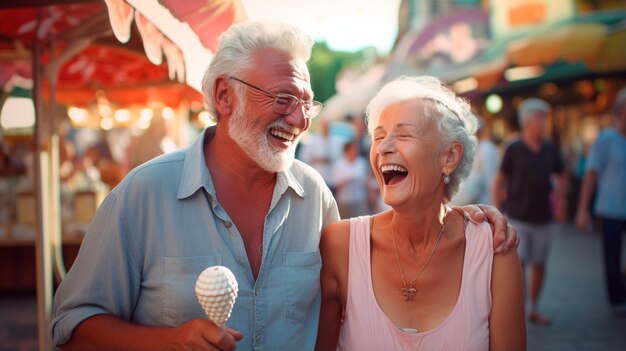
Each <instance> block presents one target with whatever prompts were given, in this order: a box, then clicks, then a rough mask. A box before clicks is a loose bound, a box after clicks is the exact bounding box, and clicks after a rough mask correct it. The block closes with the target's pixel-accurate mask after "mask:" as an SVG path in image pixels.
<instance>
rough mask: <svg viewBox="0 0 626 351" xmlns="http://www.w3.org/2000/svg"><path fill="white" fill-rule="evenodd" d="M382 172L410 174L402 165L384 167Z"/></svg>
mask: <svg viewBox="0 0 626 351" xmlns="http://www.w3.org/2000/svg"><path fill="white" fill-rule="evenodd" d="M380 170H381V172H391V171H397V172H408V170H407V169H406V168H404V167H402V166H400V165H383V166H381V167H380Z"/></svg>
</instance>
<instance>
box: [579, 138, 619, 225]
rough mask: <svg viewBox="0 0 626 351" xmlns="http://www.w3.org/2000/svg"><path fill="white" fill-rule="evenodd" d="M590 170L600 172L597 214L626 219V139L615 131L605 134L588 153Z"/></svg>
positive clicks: (596, 204)
mask: <svg viewBox="0 0 626 351" xmlns="http://www.w3.org/2000/svg"><path fill="white" fill-rule="evenodd" d="M587 170H594V171H596V172H597V173H598V177H597V180H596V184H597V195H596V198H595V205H594V209H595V211H596V214H597V215H598V216H601V217H605V218H611V219H620V220H624V219H626V137H625V136H624V135H623V134H621V133H620V132H618V131H617V130H616V129H613V128H607V129H605V130H604V131H602V133H600V135H599V136H598V139H596V141H595V143H593V146H592V147H591V150H590V151H589V156H588V158H587Z"/></svg>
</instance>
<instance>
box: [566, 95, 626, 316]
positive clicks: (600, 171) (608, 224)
mask: <svg viewBox="0 0 626 351" xmlns="http://www.w3.org/2000/svg"><path fill="white" fill-rule="evenodd" d="M614 113H615V118H616V124H615V128H607V129H605V130H604V131H602V133H600V135H599V136H598V138H597V139H596V141H595V142H594V144H593V146H592V147H591V150H590V151H589V155H588V158H587V163H586V172H585V176H584V178H583V181H582V185H581V189H580V199H579V202H578V210H577V211H576V226H577V227H578V228H579V229H582V230H587V229H588V226H589V211H588V209H589V203H590V202H591V197H592V194H593V192H594V189H596V187H597V193H596V197H595V203H594V207H593V208H594V211H595V214H596V216H598V217H599V219H600V223H601V224H600V225H601V230H602V248H603V251H604V273H605V276H606V284H607V291H608V297H609V303H610V305H611V310H612V311H613V313H614V314H615V315H616V316H620V317H626V287H625V286H624V278H623V277H622V273H621V253H622V234H623V233H624V232H625V231H626V88H622V90H620V91H619V93H618V94H617V96H616V99H615V105H614Z"/></svg>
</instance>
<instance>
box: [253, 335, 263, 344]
mask: <svg viewBox="0 0 626 351" xmlns="http://www.w3.org/2000/svg"><path fill="white" fill-rule="evenodd" d="M254 340H255V341H256V343H257V344H260V343H261V341H263V338H262V337H261V336H260V335H259V336H257V337H256V338H254Z"/></svg>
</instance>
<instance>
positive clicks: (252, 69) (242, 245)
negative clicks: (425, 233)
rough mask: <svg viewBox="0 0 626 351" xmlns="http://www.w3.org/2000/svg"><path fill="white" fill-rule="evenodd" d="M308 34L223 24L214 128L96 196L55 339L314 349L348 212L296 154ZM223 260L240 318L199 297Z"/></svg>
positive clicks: (60, 304) (499, 232)
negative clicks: (327, 238) (337, 225)
mask: <svg viewBox="0 0 626 351" xmlns="http://www.w3.org/2000/svg"><path fill="white" fill-rule="evenodd" d="M312 44H313V40H312V39H311V38H310V37H309V36H308V35H306V34H304V33H303V32H302V31H301V30H299V29H297V28H294V27H292V26H290V25H286V24H281V23H275V22H249V23H242V24H238V25H235V26H232V27H231V28H230V29H229V30H228V31H227V32H225V33H224V34H223V35H222V37H221V42H220V47H219V49H218V50H217V52H216V54H215V56H214V57H213V59H212V61H211V63H210V65H209V67H208V69H207V71H206V74H205V76H204V80H203V91H204V95H205V99H206V103H207V105H208V109H209V112H210V113H211V115H213V116H214V117H215V119H216V122H217V125H216V126H215V127H211V128H208V129H207V130H205V131H204V132H203V133H202V135H201V136H200V137H199V138H198V139H197V140H196V141H195V142H194V143H193V144H192V145H191V146H189V147H188V148H185V149H182V150H179V151H175V152H173V153H169V154H165V155H163V156H160V157H157V158H155V159H153V160H151V161H149V162H147V163H145V164H143V165H141V166H139V167H137V168H135V169H134V170H133V171H132V172H131V173H130V174H128V176H127V177H126V178H125V179H124V180H123V181H122V182H121V183H120V185H119V186H118V187H116V188H115V189H114V190H113V191H112V192H111V194H109V196H108V197H107V198H106V200H105V201H104V202H103V204H102V205H101V206H100V208H99V209H98V212H97V214H96V217H95V219H94V221H93V223H92V224H91V227H90V229H89V231H88V233H87V235H86V237H85V240H84V241H83V244H82V247H81V250H80V253H79V255H78V257H77V259H76V261H75V263H74V265H73V267H72V269H71V270H70V271H69V273H68V275H67V277H66V278H65V279H64V281H63V282H62V283H61V286H60V287H59V289H58V291H57V294H56V296H55V311H54V318H53V320H52V323H51V332H52V337H53V339H54V342H55V343H56V344H57V345H61V346H62V347H64V348H67V349H105V350H113V349H123V350H129V349H146V350H155V349H169V348H174V349H176V348H180V349H210V350H216V349H220V350H231V349H234V348H235V345H236V346H237V348H238V349H241V350H253V349H255V350H262V349H267V350H293V349H298V350H311V349H313V347H314V343H315V336H316V331H317V323H318V317H319V305H320V283H319V278H320V276H319V273H320V266H321V259H320V254H319V249H318V245H319V238H320V232H321V230H322V228H323V227H325V226H326V225H328V224H330V223H332V222H335V221H337V220H338V219H339V213H338V211H337V204H336V203H335V200H334V198H333V196H332V193H331V192H330V190H329V189H328V187H327V186H326V185H325V184H324V180H323V179H322V177H321V176H320V175H319V173H317V172H316V171H315V170H314V169H313V168H311V167H309V166H308V165H306V164H304V163H302V162H299V161H297V160H294V153H295V148H296V144H297V143H298V141H299V139H300V137H301V136H302V134H303V133H304V132H305V131H306V130H307V129H308V128H309V125H310V122H311V119H312V118H314V117H315V116H317V115H318V114H319V112H320V110H321V108H322V104H321V103H319V102H317V101H315V100H313V91H312V90H311V83H310V77H309V71H308V69H307V65H306V62H307V61H308V59H309V56H310V54H311V47H312ZM473 208H474V209H475V206H474V207H473ZM470 209H471V208H470ZM485 209H486V212H487V217H490V215H489V213H491V219H492V221H497V222H498V223H496V229H495V231H496V238H495V240H494V241H495V242H497V244H495V245H494V246H497V245H502V246H504V247H505V249H507V248H508V247H511V246H513V244H514V243H515V241H516V240H517V235H516V234H515V231H514V230H512V229H510V230H509V232H510V233H511V235H509V236H508V239H509V240H507V242H506V244H505V243H504V241H505V240H504V239H505V236H504V234H505V232H506V229H507V223H506V220H505V219H504V217H503V216H501V215H500V213H498V212H497V211H495V209H493V208H489V207H487V208H485ZM474 212H477V216H478V217H482V216H483V215H484V213H482V212H481V211H479V210H477V209H475V211H474ZM478 212H479V213H478ZM500 249H502V248H501V247H500ZM213 265H222V266H226V267H228V268H230V269H231V270H232V271H233V273H234V275H235V277H236V278H237V280H238V283H239V297H238V300H237V302H236V303H235V306H234V309H233V311H232V316H231V318H230V320H229V321H228V326H230V327H232V328H233V329H230V328H222V327H220V326H218V325H216V324H214V323H213V322H211V321H208V320H206V317H205V316H204V312H203V311H202V309H201V308H200V305H199V304H198V302H197V301H196V297H195V294H194V285H195V281H196V278H197V277H198V275H199V274H200V272H202V270H203V269H205V268H206V267H208V266H213ZM235 329H236V330H235ZM237 340H238V342H237Z"/></svg>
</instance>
